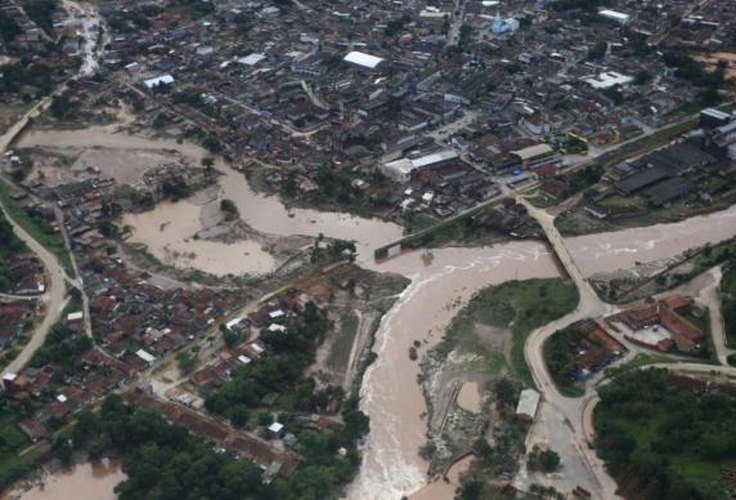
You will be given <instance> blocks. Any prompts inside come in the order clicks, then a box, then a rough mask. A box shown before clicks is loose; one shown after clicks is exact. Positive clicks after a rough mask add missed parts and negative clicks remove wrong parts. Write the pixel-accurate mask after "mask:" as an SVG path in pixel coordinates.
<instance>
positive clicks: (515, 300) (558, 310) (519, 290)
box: [438, 279, 578, 386]
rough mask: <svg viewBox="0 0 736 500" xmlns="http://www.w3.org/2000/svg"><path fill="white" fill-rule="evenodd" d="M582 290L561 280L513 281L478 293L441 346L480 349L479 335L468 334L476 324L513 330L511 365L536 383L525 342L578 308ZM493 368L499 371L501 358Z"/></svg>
mask: <svg viewBox="0 0 736 500" xmlns="http://www.w3.org/2000/svg"><path fill="white" fill-rule="evenodd" d="M577 303H578V293H577V290H576V288H575V286H574V285H573V284H572V283H571V282H567V281H562V280H561V279H534V280H527V281H511V282H508V283H504V284H502V285H498V286H492V287H489V288H486V289H485V290H483V291H481V292H480V293H478V294H477V295H476V296H475V297H474V298H473V299H472V300H471V301H470V303H469V304H468V305H467V306H466V307H465V308H464V309H463V310H462V311H461V312H460V314H458V316H457V317H456V318H455V320H454V321H453V323H452V325H451V326H450V328H449V329H448V331H447V334H446V339H447V340H446V341H445V342H443V345H440V346H439V347H438V349H445V350H447V351H449V350H451V349H452V348H453V347H454V346H455V345H457V344H459V345H460V347H462V348H463V350H465V351H471V352H477V349H478V348H479V346H478V345H477V338H476V337H475V336H474V335H465V334H464V333H465V332H468V331H471V332H472V330H473V328H474V325H475V324H476V323H480V324H485V325H488V326H492V327H496V328H502V329H506V330H509V331H510V332H511V335H512V347H511V358H510V359H509V365H510V368H511V370H512V372H513V374H514V375H515V376H516V377H517V378H519V379H520V380H522V381H523V382H524V383H525V384H526V385H528V386H534V381H533V379H532V376H531V372H530V371H529V367H528V366H527V364H526V360H525V359H524V343H525V342H526V339H527V337H528V336H529V334H530V333H531V332H532V331H533V330H534V329H536V328H539V327H540V326H543V325H545V324H547V323H549V322H550V321H552V320H554V319H556V318H559V317H561V316H564V315H565V314H568V313H569V312H571V311H573V310H574V309H575V306H576V305H577ZM491 364H492V365H493V366H490V367H489V369H493V370H496V369H497V365H498V359H497V357H496V358H494V359H493V360H492V363H491Z"/></svg>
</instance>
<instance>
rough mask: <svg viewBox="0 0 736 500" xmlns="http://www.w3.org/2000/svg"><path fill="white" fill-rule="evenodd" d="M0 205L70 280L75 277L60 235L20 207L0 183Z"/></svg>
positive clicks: (5, 185)
mask: <svg viewBox="0 0 736 500" xmlns="http://www.w3.org/2000/svg"><path fill="white" fill-rule="evenodd" d="M0 203H2V206H3V208H4V209H5V211H6V212H7V213H8V215H9V216H10V217H11V218H12V219H13V220H14V221H15V222H16V223H17V224H18V225H19V226H21V227H22V228H23V229H24V230H25V231H26V232H27V233H28V234H29V235H30V236H31V237H32V238H33V239H34V240H36V241H38V242H39V243H40V244H41V245H42V246H43V247H44V248H46V249H47V250H48V251H49V252H51V253H53V254H54V255H56V257H57V258H58V259H59V262H60V263H61V265H62V266H63V267H64V270H65V271H66V273H67V274H68V275H69V276H70V277H71V278H75V277H76V275H75V273H74V268H73V267H72V259H71V256H70V255H69V252H68V251H67V249H66V246H65V245H64V239H63V238H62V236H61V234H60V233H58V232H55V231H54V230H53V229H52V227H51V226H50V225H49V224H48V223H47V222H46V221H45V220H43V219H41V218H39V217H35V216H33V215H31V214H30V213H28V211H27V210H26V209H25V208H24V207H23V206H22V205H20V204H19V203H17V202H16V201H15V200H13V199H12V198H11V197H10V188H9V187H8V185H7V184H5V183H4V182H0Z"/></svg>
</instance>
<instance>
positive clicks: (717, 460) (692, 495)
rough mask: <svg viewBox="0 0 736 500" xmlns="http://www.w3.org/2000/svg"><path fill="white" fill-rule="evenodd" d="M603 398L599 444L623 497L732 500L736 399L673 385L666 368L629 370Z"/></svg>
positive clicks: (598, 417)
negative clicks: (729, 478) (729, 480)
mask: <svg viewBox="0 0 736 500" xmlns="http://www.w3.org/2000/svg"><path fill="white" fill-rule="evenodd" d="M599 393H600V395H601V403H600V404H599V405H598V407H596V411H595V427H596V432H597V438H596V444H597V447H598V450H599V451H598V453H599V455H600V456H601V458H603V459H604V461H605V462H606V466H607V468H608V470H609V472H610V473H611V474H612V475H613V476H614V477H615V478H616V481H617V482H618V485H619V488H620V490H621V491H619V494H620V495H621V496H623V497H625V498H642V499H650V498H651V499H660V498H688V499H694V500H696V499H719V498H724V499H725V498H727V485H726V484H725V483H724V482H723V480H722V478H721V472H722V471H724V470H725V471H736V434H735V433H734V432H733V429H732V423H733V419H734V418H735V417H736V398H734V397H732V396H727V395H722V394H718V393H703V394H699V393H696V392H693V391H691V390H690V389H689V388H684V387H679V386H673V385H670V384H669V383H668V379H667V374H666V372H665V371H664V370H646V371H634V372H628V373H626V374H623V375H620V376H619V377H617V378H616V379H615V380H614V381H613V382H612V383H610V384H608V385H606V386H604V387H602V388H601V389H600V391H599ZM643 396H644V397H643Z"/></svg>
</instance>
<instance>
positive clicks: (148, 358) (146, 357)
mask: <svg viewBox="0 0 736 500" xmlns="http://www.w3.org/2000/svg"><path fill="white" fill-rule="evenodd" d="M135 355H136V356H138V357H139V358H141V359H142V360H143V361H145V362H146V363H147V364H148V366H152V365H153V364H154V363H155V362H156V356H154V355H153V354H151V353H149V352H148V351H145V350H143V349H138V350H137V351H136V352H135Z"/></svg>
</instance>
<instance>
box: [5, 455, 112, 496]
mask: <svg viewBox="0 0 736 500" xmlns="http://www.w3.org/2000/svg"><path fill="white" fill-rule="evenodd" d="M124 479H125V474H123V471H122V470H120V463H119V462H116V461H113V462H110V461H107V460H104V461H103V462H101V463H96V464H90V463H85V464H79V465H76V466H74V468H73V469H71V470H62V471H58V472H55V473H54V474H51V475H50V476H49V477H47V478H46V480H45V481H44V484H43V485H42V486H36V487H34V488H32V489H30V490H28V491H25V492H23V493H11V494H10V495H8V497H7V498H8V499H10V498H18V499H19V500H80V499H90V500H92V499H94V500H114V499H115V498H117V495H115V491H114V489H115V486H117V484H118V483H119V482H121V481H122V480H124Z"/></svg>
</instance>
